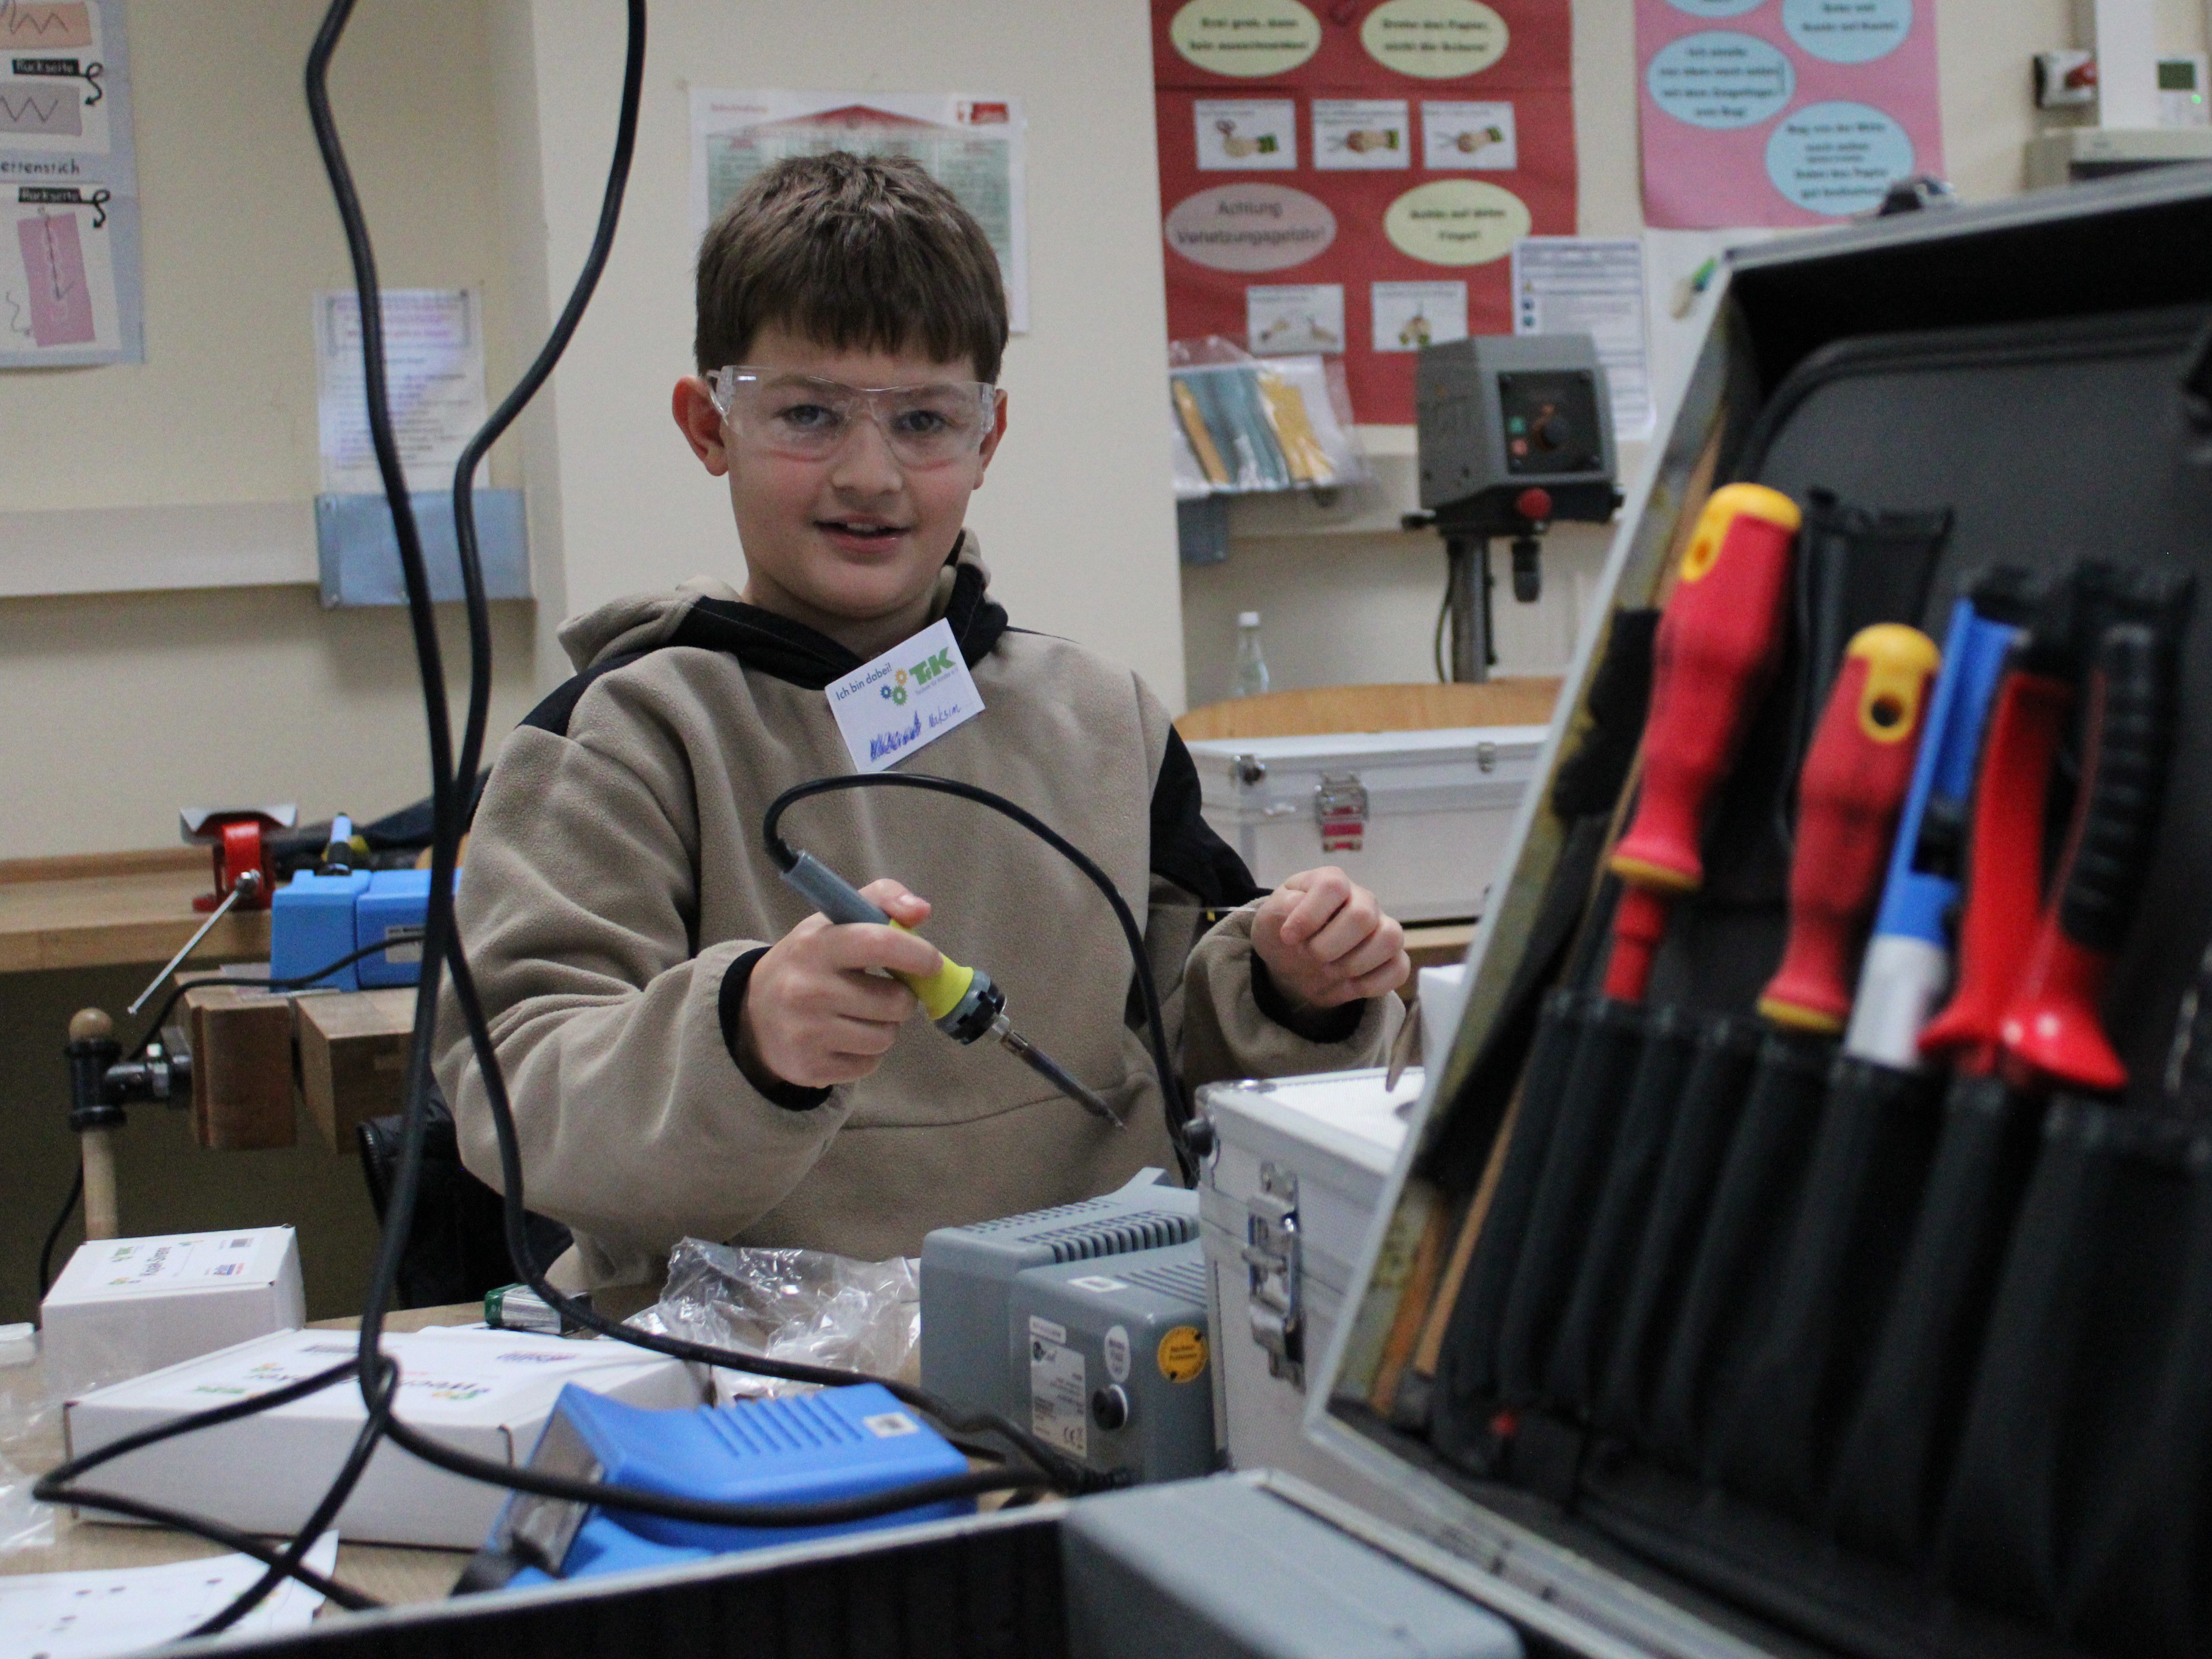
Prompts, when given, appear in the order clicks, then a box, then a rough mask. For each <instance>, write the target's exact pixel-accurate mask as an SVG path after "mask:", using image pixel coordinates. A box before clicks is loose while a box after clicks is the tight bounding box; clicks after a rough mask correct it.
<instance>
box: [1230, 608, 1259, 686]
mask: <svg viewBox="0 0 2212 1659" xmlns="http://www.w3.org/2000/svg"><path fill="white" fill-rule="evenodd" d="M1265 690H1267V657H1266V656H1265V655H1264V654H1263V653H1261V649H1260V613H1259V612H1258V611H1239V612H1237V689H1236V691H1235V693H1234V695H1235V696H1240V697H1256V696H1260V695H1261V693H1262V692H1264V691H1265Z"/></svg>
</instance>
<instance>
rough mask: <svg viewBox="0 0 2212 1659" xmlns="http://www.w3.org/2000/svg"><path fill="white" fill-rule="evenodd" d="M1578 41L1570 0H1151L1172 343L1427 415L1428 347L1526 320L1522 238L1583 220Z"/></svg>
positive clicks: (1388, 411) (1507, 329) (1391, 419)
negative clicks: (1282, 363) (1315, 368)
mask: <svg viewBox="0 0 2212 1659" xmlns="http://www.w3.org/2000/svg"><path fill="white" fill-rule="evenodd" d="M1571 55H1572V32H1571V23H1570V19H1569V12H1568V0H1487V3H1485V0H1334V3H1332V0H1313V3H1311V4H1310V5H1309V4H1307V3H1302V0H1152V64H1153V71H1152V73H1153V81H1154V82H1155V86H1156V88H1157V104H1158V118H1159V149H1160V200H1161V206H1162V210H1163V213H1164V221H1165V222H1164V227H1163V228H1164V235H1165V237H1166V240H1167V255H1166V263H1167V300H1168V331H1169V333H1170V337H1173V338H1176V339H1192V338H1195V337H1199V336H1201V335H1206V334H1218V335H1222V336H1224V337H1226V338H1229V339H1231V340H1234V341H1237V342H1238V343H1242V344H1243V345H1244V346H1245V347H1246V349H1249V350H1251V351H1253V352H1255V353H1256V354H1258V355H1261V356H1267V355H1270V354H1275V355H1285V354H1290V353H1296V352H1311V351H1321V352H1323V353H1326V354H1328V355H1331V356H1335V355H1339V354H1340V355H1341V356H1342V358H1343V361H1344V365H1345V371H1346V378H1347V379H1348V380H1349V381H1350V383H1351V387H1352V406H1353V409H1354V411H1355V412H1356V414H1357V416H1358V418H1359V419H1360V420H1361V421H1364V422H1374V423H1383V424H1405V423H1408V422H1411V421H1412V420H1413V356H1414V353H1415V352H1416V351H1417V350H1418V349H1419V347H1420V346H1422V345H1424V344H1429V343H1440V342H1442V341H1445V340H1452V339H1459V338H1462V337H1465V336H1467V335H1469V334H1510V333H1511V332H1512V331H1513V313H1512V302H1511V292H1510V273H1511V264H1512V262H1511V259H1510V257H1509V256H1510V254H1511V252H1512V249H1513V244H1514V243H1515V242H1516V240H1519V239H1520V238H1521V237H1522V236H1529V235H1535V236H1571V235H1573V234H1575V231H1576V223H1575V131H1574V94H1573V85H1572V76H1571Z"/></svg>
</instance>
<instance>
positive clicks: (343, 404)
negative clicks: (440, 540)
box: [315, 288, 487, 495]
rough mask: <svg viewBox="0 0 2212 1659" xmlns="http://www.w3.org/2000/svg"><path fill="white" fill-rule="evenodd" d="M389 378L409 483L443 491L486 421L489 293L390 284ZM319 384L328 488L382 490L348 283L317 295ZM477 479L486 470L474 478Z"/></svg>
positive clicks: (356, 308) (356, 304) (334, 491)
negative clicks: (485, 345) (485, 315)
mask: <svg viewBox="0 0 2212 1659" xmlns="http://www.w3.org/2000/svg"><path fill="white" fill-rule="evenodd" d="M382 299H383V302H384V303H383V307H382V310H383V313H384V375H385V382H386V396H387V398H388V400H389V401H390V403H391V405H392V435H393V437H394V438H395V439H396V440H397V441H398V446H399V463H400V465H401V466H402V467H403V468H404V469H405V471H406V473H407V487H408V489H425V490H429V489H440V490H441V489H448V488H450V487H451V486H452V484H453V464H454V463H455V462H456V461H458V460H459V459H461V451H462V450H464V449H465V448H466V447H468V441H469V440H470V439H471V438H472V437H474V436H475V435H476V430H477V428H478V427H480V426H482V425H483V422H484V349H483V296H482V295H480V294H479V293H477V290H476V289H471V288H392V289H385V290H384V293H383V295H382ZM315 387H316V393H317V398H316V404H317V410H316V412H317V416H318V418H319V422H320V425H321V428H322V454H323V489H324V491H325V493H326V494H329V495H381V494H382V493H383V491H384V477H383V475H382V474H381V473H380V472H379V471H377V467H376V452H375V450H374V448H373V447H371V446H370V443H369V436H368V397H367V393H366V392H365V391H364V389H363V382H362V363H361V301H360V299H359V298H358V296H356V295H355V294H354V292H353V291H352V290H351V289H339V290H336V291H333V292H327V293H321V294H318V295H315ZM486 482H487V479H486V477H485V474H484V473H483V471H478V473H477V483H478V485H479V486H481V485H482V484H483V483H486Z"/></svg>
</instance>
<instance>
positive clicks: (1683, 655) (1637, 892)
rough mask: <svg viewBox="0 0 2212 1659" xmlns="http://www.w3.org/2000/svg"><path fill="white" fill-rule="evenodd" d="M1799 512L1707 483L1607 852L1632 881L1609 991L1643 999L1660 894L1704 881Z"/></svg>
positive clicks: (1655, 656)
mask: <svg viewBox="0 0 2212 1659" xmlns="http://www.w3.org/2000/svg"><path fill="white" fill-rule="evenodd" d="M1803 522H1804V515H1803V514H1802V513H1800V512H1799V511H1798V508H1797V504H1796V502H1795V501H1791V500H1790V498H1789V497H1788V496H1787V495H1784V494H1782V492H1781V491H1779V490H1778V489H1767V488H1766V487H1765V485H1763V484H1750V483H1737V484H1729V485H1726V486H1724V487H1723V488H1722V489H1717V490H1715V491H1714V492H1713V494H1712V495H1711V499H1709V500H1708V501H1706V502H1705V510H1704V511H1703V512H1702V513H1699V516H1698V522H1697V526H1696V527H1695V529H1694V530H1693V531H1692V533H1691V537H1690V544H1689V547H1688V548H1687V549H1686V550H1685V551H1684V553H1683V555H1682V563H1681V568H1680V573H1679V574H1678V578H1677V580H1676V582H1675V585H1674V592H1673V593H1672V594H1671V595H1670V596H1669V597H1668V600H1667V609H1666V612H1665V614H1664V615H1663V616H1662V617H1660V619H1659V631H1658V635H1657V636H1656V639H1655V640H1654V641H1653V646H1652V669H1651V713H1650V719H1649V720H1647V721H1646V723H1645V726H1644V763H1643V773H1642V778H1641V781H1640V784H1639V787H1638V795H1637V802H1636V816H1635V817H1634V818H1633V820H1632V822H1631V823H1630V824H1629V828H1628V833H1627V834H1626V835H1625V836H1622V837H1621V839H1620V844H1619V845H1618V846H1617V847H1615V848H1613V858H1612V861H1611V868H1612V870H1613V873H1614V874H1616V875H1618V876H1619V877H1620V878H1621V880H1622V881H1623V882H1625V883H1626V884H1627V887H1628V890H1627V891H1626V892H1624V893H1623V894H1622V895H1621V896H1620V906H1619V907H1618V908H1617V909H1616V910H1615V912H1614V915H1613V957H1612V958H1611V960H1610V961H1609V962H1608V963H1607V973H1606V983H1605V989H1606V994H1607V995H1608V996H1613V997H1616V998H1618V999H1620V1000H1622V1001H1625V1002H1638V1001H1641V1000H1643V997H1644V983H1645V981H1646V980H1647V979H1648V978H1649V977H1650V968H1651V955H1652V952H1653V951H1654V950H1655V949H1656V947H1657V945H1658V941H1659V938H1660V936H1661V934H1662V933H1664V931H1665V929H1666V911H1667V900H1668V898H1669V897H1671V896H1673V895H1675V894H1678V893H1688V892H1694V891H1696V890H1697V889H1698V888H1699V886H1700V885H1701V884H1703V883H1704V881H1705V866H1704V864H1703V862H1702V861H1701V860H1700V859H1699V854H1698V843H1699V841H1700V840H1701V839H1702V837H1703V836H1704V834H1705V811H1706V808H1707V807H1708V805H1710V804H1711V799H1712V796H1713V793H1714V792H1715V790H1716V789H1717V787H1718V786H1719V784H1720V782H1721V781H1722V779H1723V778H1724V777H1726V776H1727V775H1728V771H1729V767H1730V766H1732V765H1733V764H1734V763H1735V756H1736V751H1737V750H1738V748H1739V747H1741V744H1742V741H1743V734H1744V732H1745V730H1746V728H1747V726H1749V725H1750V723H1751V715H1752V711H1753V708H1754V707H1755V706H1756V704H1757V702H1758V698H1759V691H1760V690H1762V689H1763V688H1764V686H1765V684H1766V682H1767V681H1768V680H1769V679H1771V678H1772V676H1773V673H1774V669H1775V665H1776V664H1777V663H1778V661H1779V660H1780V659H1781V655H1782V646H1783V641H1784V633H1785V625H1786V622H1787V617H1788V613H1789V597H1790V564H1791V558H1792V552H1793V549H1794V546H1795V544H1796V538H1797V531H1798V528H1799V526H1801V525H1802V523H1803Z"/></svg>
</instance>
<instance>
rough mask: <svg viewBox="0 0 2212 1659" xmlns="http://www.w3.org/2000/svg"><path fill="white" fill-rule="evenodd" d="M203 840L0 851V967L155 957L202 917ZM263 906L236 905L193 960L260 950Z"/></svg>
mask: <svg viewBox="0 0 2212 1659" xmlns="http://www.w3.org/2000/svg"><path fill="white" fill-rule="evenodd" d="M214 887H215V878H214V875H213V872H212V869H211V866H210V854H209V851H208V849H207V848H204V847H171V848H161V849H159V850H157V851H155V852H150V853H88V854H80V855H72V856H70V857H66V858H47V859H8V860H0V973H22V972H25V971H27V970H31V969H54V968H106V967H113V966H117V965H119V964H122V963H134V962H144V963H162V962H166V961H167V960H168V958H169V957H170V955H171V954H172V953H173V952H174V951H176V950H177V948H178V947H179V946H180V945H183V944H184V942H185V940H186V939H190V938H191V936H192V933H193V931H194V930H195V929H196V928H197V927H199V925H200V924H201V923H202V922H203V921H206V920H207V918H206V917H204V916H203V915H201V914H200V913H199V912H198V911H197V910H195V909H193V908H192V900H193V899H194V898H195V897H196V896H198V895H199V894H202V893H206V892H211V891H213V890H214ZM268 954H269V913H268V912H267V911H266V910H258V911H242V912H241V911H233V912H232V913H231V914H230V915H227V916H225V917H224V918H223V919H222V921H219V922H217V923H216V926H215V928H214V930H213V931H212V932H211V933H209V934H208V936H207V938H206V939H204V940H203V941H202V942H201V945H200V948H199V950H198V951H196V952H194V959H195V960H197V959H198V958H199V957H208V958H209V959H210V960H214V959H217V958H221V957H231V958H238V957H267V956H268Z"/></svg>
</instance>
